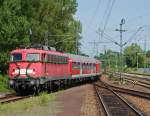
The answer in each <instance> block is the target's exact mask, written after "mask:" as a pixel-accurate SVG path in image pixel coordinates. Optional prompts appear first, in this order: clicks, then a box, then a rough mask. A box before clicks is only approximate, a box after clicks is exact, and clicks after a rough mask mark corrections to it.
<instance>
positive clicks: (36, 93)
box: [33, 86, 40, 95]
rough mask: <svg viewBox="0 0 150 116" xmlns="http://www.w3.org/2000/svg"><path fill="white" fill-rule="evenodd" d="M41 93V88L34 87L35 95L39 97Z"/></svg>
mask: <svg viewBox="0 0 150 116" xmlns="http://www.w3.org/2000/svg"><path fill="white" fill-rule="evenodd" d="M39 93H40V88H39V87H36V86H34V87H33V94H34V95H39Z"/></svg>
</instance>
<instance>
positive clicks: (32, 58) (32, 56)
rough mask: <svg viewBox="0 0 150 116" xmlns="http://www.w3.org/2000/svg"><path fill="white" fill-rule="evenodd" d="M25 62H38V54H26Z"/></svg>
mask: <svg viewBox="0 0 150 116" xmlns="http://www.w3.org/2000/svg"><path fill="white" fill-rule="evenodd" d="M27 61H40V54H38V53H28V54H27Z"/></svg>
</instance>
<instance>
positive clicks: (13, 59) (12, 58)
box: [10, 53, 22, 61]
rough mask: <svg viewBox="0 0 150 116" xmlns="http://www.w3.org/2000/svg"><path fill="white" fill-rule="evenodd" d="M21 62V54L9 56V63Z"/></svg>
mask: <svg viewBox="0 0 150 116" xmlns="http://www.w3.org/2000/svg"><path fill="white" fill-rule="evenodd" d="M21 60H22V54H20V53H15V54H12V55H11V59H10V61H21Z"/></svg>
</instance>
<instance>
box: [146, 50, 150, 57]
mask: <svg viewBox="0 0 150 116" xmlns="http://www.w3.org/2000/svg"><path fill="white" fill-rule="evenodd" d="M146 56H147V57H149V58H150V50H148V51H147V52H146Z"/></svg>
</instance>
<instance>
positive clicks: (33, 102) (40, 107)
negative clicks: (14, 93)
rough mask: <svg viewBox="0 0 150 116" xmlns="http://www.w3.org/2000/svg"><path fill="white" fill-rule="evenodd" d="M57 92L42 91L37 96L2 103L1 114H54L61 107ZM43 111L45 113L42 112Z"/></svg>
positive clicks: (48, 115)
mask: <svg viewBox="0 0 150 116" xmlns="http://www.w3.org/2000/svg"><path fill="white" fill-rule="evenodd" d="M55 100H56V95H55V93H52V94H47V93H41V94H40V95H39V96H37V97H30V98H28V99H24V100H21V101H17V102H14V103H9V104H0V115H1V116H10V115H11V116H20V115H21V116H30V115H31V116H51V115H52V116H53V115H55V114H56V113H57V112H59V111H58V110H56V109H59V108H58V106H60V105H58V103H57V102H55ZM42 112H43V113H42ZM35 114H36V115H35Z"/></svg>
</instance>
